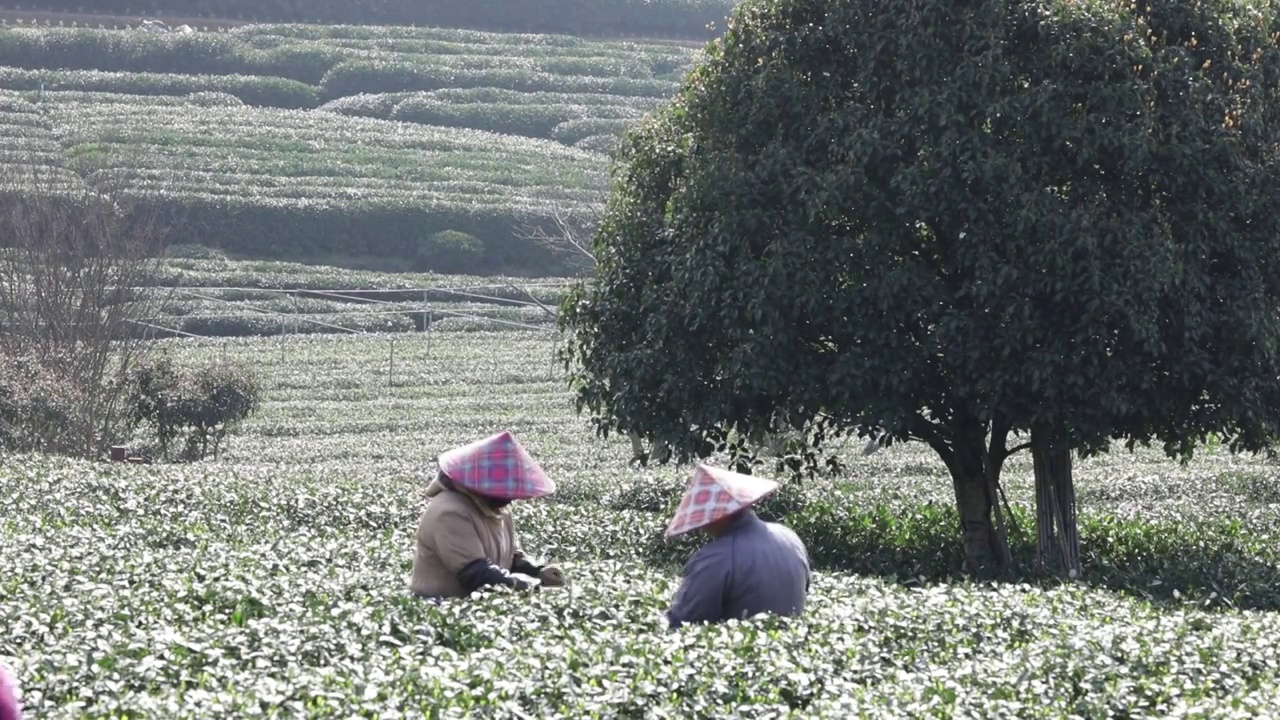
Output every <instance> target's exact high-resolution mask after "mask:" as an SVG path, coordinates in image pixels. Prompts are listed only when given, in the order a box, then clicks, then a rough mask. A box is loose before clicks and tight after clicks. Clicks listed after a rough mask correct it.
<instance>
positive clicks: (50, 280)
mask: <svg viewBox="0 0 1280 720" xmlns="http://www.w3.org/2000/svg"><path fill="white" fill-rule="evenodd" d="M99 177H101V175H100V176H99ZM124 183H125V180H124V179H123V178H116V179H105V180H100V181H99V182H96V183H94V184H92V185H91V184H88V183H85V182H82V181H81V180H80V178H79V176H76V175H74V174H72V173H68V172H67V171H65V170H61V169H59V168H45V167H38V166H33V167H25V166H24V167H20V168H15V167H14V166H9V167H7V168H5V170H4V172H3V173H0V353H5V354H8V355H11V356H14V355H19V354H21V355H24V356H26V357H32V356H34V357H35V358H36V359H37V361H38V362H39V363H40V364H41V366H42V367H45V368H46V369H48V370H51V371H53V372H56V373H57V374H59V375H60V376H61V377H63V378H65V379H66V380H67V381H69V382H71V383H73V384H74V385H75V386H76V387H78V388H79V389H81V391H82V393H81V397H80V399H79V400H78V401H77V404H78V407H76V408H74V412H73V417H74V418H75V427H74V428H65V429H64V430H65V431H66V432H68V433H69V434H72V435H78V437H76V438H75V440H74V441H73V443H72V445H73V446H74V447H75V448H76V450H75V451H76V452H78V453H80V454H84V455H92V454H95V453H99V452H101V451H103V450H104V449H105V447H106V446H107V445H109V444H111V443H112V442H113V441H114V440H115V439H116V438H115V434H116V430H117V428H118V427H119V426H120V423H119V422H118V421H119V420H120V419H121V415H122V412H123V410H124V409H123V408H122V407H120V405H121V404H122V403H121V398H122V397H123V394H124V387H123V380H124V378H125V377H126V376H127V374H128V372H129V371H130V369H131V368H132V367H133V366H134V365H135V364H136V363H137V362H139V361H140V360H141V359H142V358H143V357H144V355H145V354H146V351H147V347H148V341H147V339H146V337H145V334H144V333H143V332H141V331H140V328H141V326H140V325H139V324H138V321H140V320H142V319H144V318H147V317H150V316H151V315H153V314H154V313H153V312H152V311H153V309H154V304H155V303H158V302H161V301H162V298H161V297H159V295H158V294H156V293H152V292H148V291H145V290H139V289H140V288H145V287H151V286H152V285H153V284H154V283H153V279H154V277H155V274H156V271H157V269H158V263H159V258H160V257H161V256H162V254H163V250H164V248H165V245H166V243H167V240H168V237H169V234H168V232H167V228H166V227H164V226H163V224H162V223H161V222H160V219H159V217H158V216H157V214H156V213H155V212H154V211H152V210H149V209H147V208H146V207H145V206H143V205H140V204H137V203H135V202H132V201H130V200H128V199H126V198H127V195H126V194H125V193H123V192H121V191H122V190H123V189H124Z"/></svg>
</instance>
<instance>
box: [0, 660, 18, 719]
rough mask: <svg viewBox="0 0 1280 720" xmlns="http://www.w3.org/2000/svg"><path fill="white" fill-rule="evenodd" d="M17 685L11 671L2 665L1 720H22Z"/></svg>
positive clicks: (0, 681) (0, 686) (0, 666)
mask: <svg viewBox="0 0 1280 720" xmlns="http://www.w3.org/2000/svg"><path fill="white" fill-rule="evenodd" d="M17 685H18V683H17V681H16V680H14V679H13V675H12V674H10V672H9V669H8V668H6V667H5V666H4V665H0V720H22V704H21V703H20V702H18V690H17Z"/></svg>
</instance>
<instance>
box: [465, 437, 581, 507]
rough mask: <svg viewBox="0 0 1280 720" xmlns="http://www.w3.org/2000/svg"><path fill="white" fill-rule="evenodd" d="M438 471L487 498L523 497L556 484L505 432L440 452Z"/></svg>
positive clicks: (548, 490)
mask: <svg viewBox="0 0 1280 720" xmlns="http://www.w3.org/2000/svg"><path fill="white" fill-rule="evenodd" d="M440 470H441V471H443V472H444V474H445V475H448V476H449V479H451V480H453V481H454V482H455V483H457V484H458V485H461V486H462V487H464V488H466V489H467V490H470V491H471V492H473V493H476V494H477V495H483V496H485V497H490V498H498V499H502V500H527V499H530V498H536V497H542V496H543V495H550V494H551V493H553V492H555V491H556V484H555V483H554V482H552V481H551V478H549V477H547V474H546V473H545V472H543V471H542V468H540V467H538V463H536V462H534V460H533V458H532V457H531V456H530V455H529V453H528V452H527V451H526V450H525V449H524V448H523V447H521V446H520V443H518V442H516V439H515V438H514V437H513V436H512V435H511V433H509V432H500V433H498V434H497V435H494V436H493V437H488V438H485V439H484V440H478V441H476V442H473V443H471V444H470V445H464V446H462V447H460V448H456V449H454V450H450V451H449V452H447V453H444V454H443V455H441V456H440Z"/></svg>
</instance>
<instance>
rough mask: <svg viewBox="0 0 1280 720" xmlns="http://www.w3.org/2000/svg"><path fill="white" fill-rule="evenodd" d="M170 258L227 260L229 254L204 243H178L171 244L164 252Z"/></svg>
mask: <svg viewBox="0 0 1280 720" xmlns="http://www.w3.org/2000/svg"><path fill="white" fill-rule="evenodd" d="M164 255H165V257H168V258H181V259H184V260H227V259H228V258H227V254H226V253H225V252H223V251H222V250H219V249H218V248H211V247H207V246H204V245H191V244H178V245H170V246H169V247H168V248H167V249H166V250H165V253H164Z"/></svg>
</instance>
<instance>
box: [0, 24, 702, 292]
mask: <svg viewBox="0 0 1280 720" xmlns="http://www.w3.org/2000/svg"><path fill="white" fill-rule="evenodd" d="M693 57H694V53H693V51H692V50H691V49H689V48H685V47H678V46H673V45H666V44H660V43H648V44H636V43H626V42H591V41H586V40H582V39H578V38H572V37H565V36H544V35H502V34H494V33H484V32H475V31H465V30H433V29H416V28H371V27H356V26H276V25H272V26H246V27H243V28H239V29H237V30H235V31H233V32H231V33H226V34H207V33H197V34H194V35H152V34H148V33H142V32H133V31H130V32H125V31H114V30H84V29H81V30H58V29H43V30H35V29H9V30H0V174H5V175H12V174H14V173H19V172H25V171H26V170H27V169H28V168H29V167H30V166H31V164H33V163H35V164H38V165H40V166H42V167H45V168H48V169H47V171H46V172H47V174H48V177H47V178H46V180H47V181H48V182H51V183H54V184H55V186H57V187H78V186H80V185H79V184H80V183H81V182H82V181H86V182H88V183H89V184H91V185H93V186H95V187H109V188H111V189H113V190H116V191H123V192H126V193H128V194H129V195H130V196H132V197H134V198H135V199H139V200H141V201H142V202H143V203H144V204H145V205H147V206H149V207H152V208H154V209H155V210H156V211H157V212H158V213H159V214H160V216H161V217H162V218H163V219H164V220H165V221H166V222H167V223H168V224H169V225H170V226H172V227H173V228H175V230H176V232H177V236H176V237H175V238H174V241H175V242H177V243H181V244H197V245H205V246H214V247H220V248H222V249H224V250H227V251H229V252H232V253H234V254H237V255H241V256H245V257H258V258H282V259H308V260H312V261H321V262H326V261H327V262H331V263H337V264H344V265H360V264H364V265H380V266H381V267H383V268H386V269H394V270H426V269H430V270H437V271H446V272H483V273H485V274H493V273H508V274H522V275H546V274H553V275H554V274H561V273H564V272H565V271H566V270H567V269H568V266H567V265H566V264H565V263H564V262H563V260H564V259H563V258H560V257H556V256H554V255H552V254H550V253H548V252H547V251H546V249H545V248H543V247H541V246H539V245H537V244H536V243H532V242H528V241H527V240H526V239H525V238H527V236H528V234H529V231H531V230H532V229H534V228H544V229H545V228H549V227H551V225H552V223H551V221H550V219H549V218H550V217H551V216H552V215H554V214H555V213H558V212H559V213H563V212H583V211H584V210H586V209H587V208H593V207H597V206H598V204H599V203H600V201H601V198H602V192H603V189H604V187H605V179H606V170H607V163H608V160H607V156H606V155H605V151H607V150H609V149H610V148H611V147H612V146H613V144H614V143H615V142H616V139H617V137H618V135H619V134H620V133H621V132H622V131H623V130H625V129H626V128H628V127H630V126H632V125H634V124H635V123H637V122H639V121H640V120H641V118H643V116H644V115H645V114H646V113H648V112H650V111H652V110H653V109H655V108H657V107H659V106H661V105H662V104H663V103H664V102H665V99H664V98H666V97H669V96H670V95H671V94H672V93H673V92H675V90H676V89H677V87H678V78H679V77H680V76H681V74H682V73H683V72H684V71H685V70H686V69H687V68H688V67H690V64H691V63H692V61H693ZM20 185H21V186H23V187H26V186H28V185H29V182H28V181H27V179H26V178H22V179H21V180H20ZM441 233H446V234H445V235H442V234H441Z"/></svg>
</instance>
